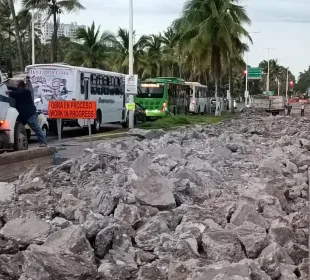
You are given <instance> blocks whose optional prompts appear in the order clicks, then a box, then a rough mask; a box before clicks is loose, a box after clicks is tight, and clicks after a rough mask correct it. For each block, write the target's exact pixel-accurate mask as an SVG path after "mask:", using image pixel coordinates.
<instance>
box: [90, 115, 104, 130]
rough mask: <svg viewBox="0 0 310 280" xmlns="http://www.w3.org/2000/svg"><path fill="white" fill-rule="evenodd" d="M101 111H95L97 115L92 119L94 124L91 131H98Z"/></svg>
mask: <svg viewBox="0 0 310 280" xmlns="http://www.w3.org/2000/svg"><path fill="white" fill-rule="evenodd" d="M101 121H102V120H101V113H100V111H97V117H96V119H95V120H94V124H93V125H92V127H91V128H92V133H93V134H96V133H99V132H100V127H101Z"/></svg>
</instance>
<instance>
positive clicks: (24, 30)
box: [17, 9, 42, 64]
mask: <svg viewBox="0 0 310 280" xmlns="http://www.w3.org/2000/svg"><path fill="white" fill-rule="evenodd" d="M17 18H18V25H19V27H20V30H21V32H20V37H21V40H22V43H23V46H24V50H26V51H25V53H24V58H25V61H27V62H28V63H29V64H31V63H32V58H31V51H32V14H31V12H30V11H29V10H25V9H24V10H21V11H20V12H19V13H18V15H17ZM34 31H35V34H34V36H35V45H38V44H40V38H39V36H38V34H42V33H41V30H40V29H38V28H36V26H35V29H34ZM27 39H28V42H26V40H27Z"/></svg>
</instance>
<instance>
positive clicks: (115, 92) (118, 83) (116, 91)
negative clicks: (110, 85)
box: [114, 78, 120, 95]
mask: <svg viewBox="0 0 310 280" xmlns="http://www.w3.org/2000/svg"><path fill="white" fill-rule="evenodd" d="M114 83H115V86H114V94H115V95H120V80H119V78H115V80H114Z"/></svg>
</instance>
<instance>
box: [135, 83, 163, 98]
mask: <svg viewBox="0 0 310 280" xmlns="http://www.w3.org/2000/svg"><path fill="white" fill-rule="evenodd" d="M137 97H140V98H163V97H164V85H159V84H151V83H149V84H140V85H139V87H138V95H137Z"/></svg>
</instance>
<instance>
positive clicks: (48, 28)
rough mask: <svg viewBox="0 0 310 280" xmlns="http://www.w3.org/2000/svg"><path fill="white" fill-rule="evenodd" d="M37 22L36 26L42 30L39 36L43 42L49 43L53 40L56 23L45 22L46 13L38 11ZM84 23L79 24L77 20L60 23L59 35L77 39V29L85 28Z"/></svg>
mask: <svg viewBox="0 0 310 280" xmlns="http://www.w3.org/2000/svg"><path fill="white" fill-rule="evenodd" d="M35 17H36V22H35V27H36V28H37V29H39V30H41V34H38V36H39V37H40V39H41V42H42V43H44V44H45V43H47V42H49V41H51V40H52V36H53V31H54V25H53V23H52V22H48V21H47V22H45V19H44V17H45V16H44V15H43V14H41V13H36V15H35ZM84 27H85V26H84V25H78V24H77V23H76V22H71V23H69V24H66V23H58V31H57V33H58V36H59V37H60V36H65V37H67V38H70V39H71V40H75V39H76V31H77V30H78V29H79V28H84Z"/></svg>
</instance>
